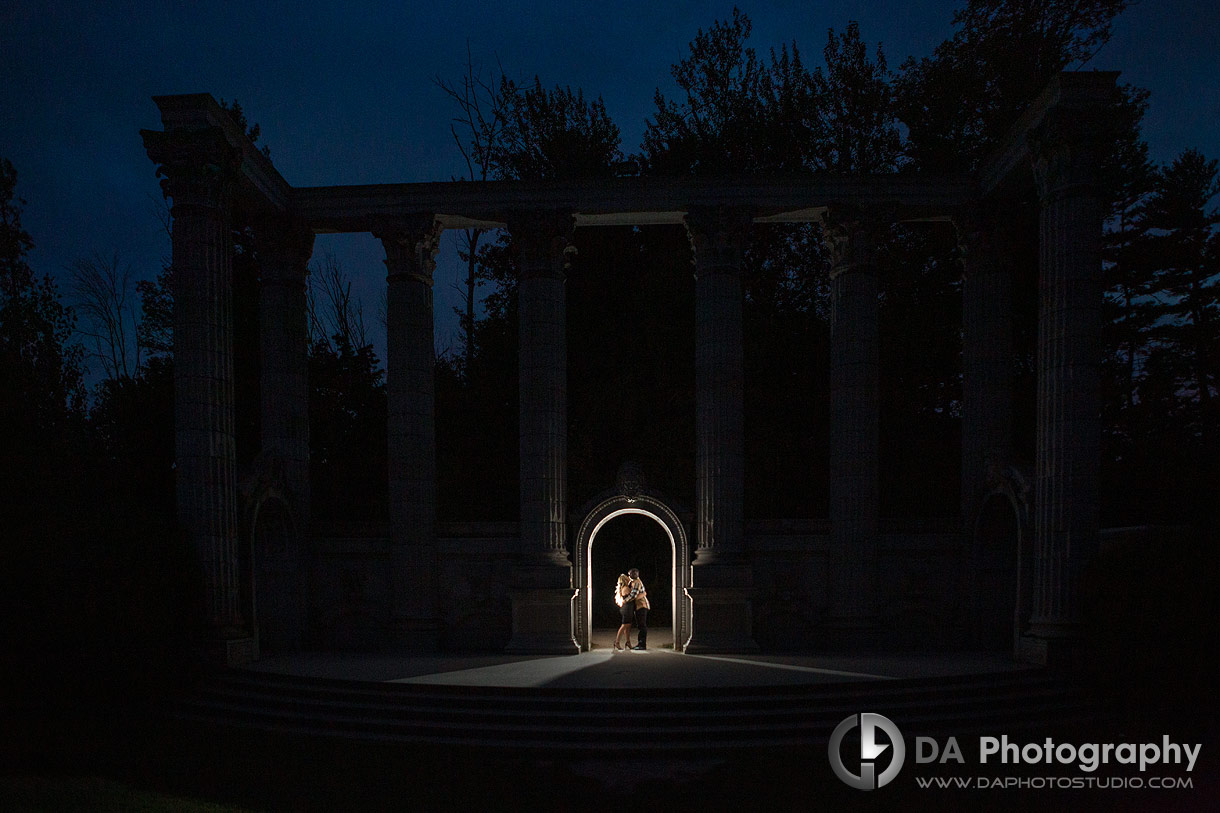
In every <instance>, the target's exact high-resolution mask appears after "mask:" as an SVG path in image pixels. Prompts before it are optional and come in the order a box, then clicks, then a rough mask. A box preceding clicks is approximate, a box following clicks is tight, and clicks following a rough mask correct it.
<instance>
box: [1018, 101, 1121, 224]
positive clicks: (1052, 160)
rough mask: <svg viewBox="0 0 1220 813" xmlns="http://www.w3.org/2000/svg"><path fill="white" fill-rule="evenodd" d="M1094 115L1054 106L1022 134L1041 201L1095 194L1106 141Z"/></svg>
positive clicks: (1103, 128)
mask: <svg viewBox="0 0 1220 813" xmlns="http://www.w3.org/2000/svg"><path fill="white" fill-rule="evenodd" d="M1098 118H1099V117H1098V114H1097V113H1096V112H1093V114H1092V115H1087V114H1086V111H1082V110H1074V109H1072V108H1056V109H1054V110H1051V111H1049V112H1048V113H1047V114H1046V117H1045V118H1044V119H1043V120H1042V122H1041V123H1040V124H1039V125H1038V126H1037V127H1036V128H1034V129H1033V130H1031V131H1030V132H1029V134H1028V135H1027V136H1026V145H1027V146H1028V148H1029V154H1030V158H1031V160H1032V161H1033V171H1034V181H1035V183H1036V184H1037V186H1038V197H1039V198H1040V199H1041V200H1042V202H1043V204H1045V203H1047V202H1048V201H1051V200H1056V199H1060V198H1065V197H1074V196H1082V195H1094V194H1096V193H1097V190H1096V185H1097V166H1098V163H1099V161H1100V160H1101V158H1102V156H1103V154H1104V150H1105V145H1106V141H1107V137H1106V128H1105V127H1104V126H1103V125H1102V122H1100V121H1099V120H1098Z"/></svg>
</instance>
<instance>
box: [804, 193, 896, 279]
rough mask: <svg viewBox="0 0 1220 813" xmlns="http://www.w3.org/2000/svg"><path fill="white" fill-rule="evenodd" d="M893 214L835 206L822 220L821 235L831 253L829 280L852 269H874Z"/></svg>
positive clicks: (883, 211)
mask: <svg viewBox="0 0 1220 813" xmlns="http://www.w3.org/2000/svg"><path fill="white" fill-rule="evenodd" d="M893 222H894V215H893V212H891V211H887V210H884V209H879V208H876V207H870V208H868V209H857V208H855V207H849V206H836V207H834V208H832V209H828V210H827V211H826V213H825V214H824V215H823V217H822V235H823V240H825V242H826V247H827V249H828V250H829V251H830V278H831V279H834V278H835V277H837V276H838V275H839V274H842V273H844V272H846V271H850V270H852V269H854V268H864V267H868V266H873V265H875V264H876V262H877V247H878V246H879V245H880V244H881V242H882V241H883V240H884V238H885V235H886V233H887V232H888V231H889V228H890V224H891V223H893Z"/></svg>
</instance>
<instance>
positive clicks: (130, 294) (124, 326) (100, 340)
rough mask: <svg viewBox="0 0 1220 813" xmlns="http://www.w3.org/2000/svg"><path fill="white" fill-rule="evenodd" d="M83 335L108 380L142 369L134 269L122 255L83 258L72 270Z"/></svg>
mask: <svg viewBox="0 0 1220 813" xmlns="http://www.w3.org/2000/svg"><path fill="white" fill-rule="evenodd" d="M68 271H69V272H70V274H71V279H72V294H73V297H74V299H75V309H76V311H77V313H79V314H80V315H81V316H83V317H84V322H85V329H84V330H83V331H82V333H83V335H84V336H85V337H86V339H88V340H89V341H90V342H91V343H92V345H93V353H92V354H91V357H92V358H95V359H97V360H98V361H99V362H100V363H101V365H102V373H103V375H104V376H105V377H106V378H108V379H116V378H130V377H131V376H132V375H133V374H134V373H135V372H136V371H137V370H139V368H140V354H141V351H142V349H143V347H142V345H141V344H140V342H139V315H138V313H137V310H136V304H135V302H134V298H135V293H136V291H135V290H133V283H132V278H131V273H132V272H131V266H130V265H126V264H124V263H123V262H122V260H121V259H120V258H119V254H118V252H115V253H113V254H112V255H111V256H109V257H106V256H104V255H102V254H100V253H95V254H92V255H90V256H88V257H81V258H78V259H76V260H74V261H73V262H72V264H71V265H69V266H68Z"/></svg>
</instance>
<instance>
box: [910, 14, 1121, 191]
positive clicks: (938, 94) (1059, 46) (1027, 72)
mask: <svg viewBox="0 0 1220 813" xmlns="http://www.w3.org/2000/svg"><path fill="white" fill-rule="evenodd" d="M1127 4H1128V3H1127V0H1016V1H1015V2H1014V1H1013V0H967V2H966V4H965V7H964V8H961V9H959V10H957V11H956V12H954V15H953V27H954V31H953V36H952V37H950V38H949V39H947V40H945V41H944V42H942V43H941V44H940V45H938V46H937V47H936V49H935V51H933V53H932V56H929V57H923V58H922V59H918V60H916V59H914V58H911V59H908V60H907V61H906V62H904V63H903V65H902V68H901V70H900V71H899V77H898V80H897V86H896V91H897V98H898V105H899V118H901V119H902V121H903V123H904V124H906V126H907V128H908V136H907V145H906V146H907V154H908V156H909V157H910V158H911V159H912V161H913V162H914V164H915V165H916V166H917V167H918V168H920V169H922V170H925V171H947V172H966V171H970V170H973V169H974V168H975V167H976V166H977V164H978V162H979V161H980V160H982V158H983V157H984V156H985V155H986V153H987V151H988V150H989V149H991V148H992V147H993V146H994V145H995V144H996V143H998V141H999V139H1000V138H1002V137H1003V136H1004V134H1005V133H1006V132H1007V131H1008V129H1009V128H1010V127H1011V126H1012V124H1013V123H1014V122H1015V121H1016V119H1017V117H1018V116H1020V114H1021V113H1022V111H1024V109H1025V108H1026V106H1027V105H1028V104H1029V103H1030V102H1031V101H1033V100H1034V98H1035V97H1036V96H1037V95H1038V94H1039V93H1040V92H1041V91H1042V89H1043V88H1045V87H1046V85H1047V83H1049V82H1050V80H1051V79H1052V78H1053V77H1054V76H1055V74H1057V73H1058V72H1059V71H1062V70H1065V69H1068V68H1072V67H1079V66H1081V65H1084V64H1085V63H1087V62H1088V61H1089V59H1090V58H1091V57H1092V56H1093V54H1095V53H1096V52H1097V50H1098V49H1099V48H1100V47H1101V46H1102V45H1104V44H1105V43H1106V42H1107V41H1108V40H1109V38H1110V31H1111V26H1112V24H1113V21H1114V18H1115V17H1117V16H1118V14H1119V13H1121V12H1122V10H1123V9H1124V8H1126V6H1127Z"/></svg>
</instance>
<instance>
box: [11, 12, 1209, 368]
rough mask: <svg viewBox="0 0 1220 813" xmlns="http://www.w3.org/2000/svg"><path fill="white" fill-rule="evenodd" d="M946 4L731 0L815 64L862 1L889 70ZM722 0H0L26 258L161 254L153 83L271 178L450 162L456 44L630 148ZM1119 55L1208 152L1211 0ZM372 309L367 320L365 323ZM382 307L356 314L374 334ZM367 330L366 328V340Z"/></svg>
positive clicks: (926, 44)
mask: <svg viewBox="0 0 1220 813" xmlns="http://www.w3.org/2000/svg"><path fill="white" fill-rule="evenodd" d="M957 5H958V3H955V2H951V1H950V0H923V1H922V2H902V3H897V2H894V3H877V2H863V1H860V2H820V3H819V2H777V3H753V4H749V3H747V4H744V5H743V6H742V10H743V11H745V12H746V13H747V14H748V15H749V16H750V17H751V19H752V20H753V22H754V34H753V37H752V40H751V43H752V45H753V46H754V47H755V48H756V49H758V50H759V51H762V52H765V51H766V50H767V49H768V48H770V47H771V46H778V45H779V44H781V43H784V42H790V41H792V40H794V39H795V40H796V41H797V43H798V45H799V46H800V47H801V49H802V51H803V53H804V54H805V57H806V61H807V63H809V64H810V65H814V64H820V62H821V49H822V47H823V45H824V43H825V40H826V30H827V28H828V27H834V28H836V29H842V28H844V27H845V26H846V24H847V23H848V21H849V20H853V19H854V20H859V21H860V25H861V32H862V34H863V35H864V37H865V39H867V40H868V41H870V42H872V43H875V42H877V41H880V42H881V43H882V44H883V46H884V49H885V53H886V56H887V58H888V61H889V65H890V67H891V69H896V68H897V67H898V66H899V65H900V64H901V63H902V61H903V60H904V59H905V58H906V57H907V56H923V55H926V54H928V53H929V52H930V51H931V50H932V48H933V47H935V45H936V44H937V43H939V42H940V41H941V40H943V39H945V38H947V37H948V36H949V35H950V33H951V15H952V11H953V9H954V7H955V6H957ZM731 8H732V4H731V3H686V2H656V0H652V2H646V3H640V2H629V3H604V2H585V1H584V0H573V1H570V2H565V3H553V2H532V3H507V2H505V3H496V4H478V3H454V2H449V3H443V2H435V3H384V4H369V3H313V2H293V3H236V2H230V3H221V2H198V3H185V2H168V1H167V2H157V3H148V2H144V3H122V2H113V3H94V2H76V3H73V2H46V3H31V2H20V0H19V1H18V2H16V3H5V4H3V6H0V77H2V81H0V111H2V114H3V118H2V121H0V155H3V156H4V157H7V158H9V159H10V160H11V161H12V162H13V164H14V166H15V167H16V169H17V172H18V195H19V196H21V197H23V198H25V199H26V201H27V205H26V207H25V211H24V218H23V222H24V225H25V228H26V230H27V231H29V232H30V233H31V234H32V236H33V238H34V241H35V244H36V247H35V250H34V252H33V253H32V255H31V264H32V265H33V266H34V268H35V270H36V271H40V272H47V273H51V274H56V275H58V274H59V273H60V272H61V270H62V268H63V266H64V265H65V264H67V263H68V262H70V261H71V260H73V259H74V258H77V257H81V256H85V255H88V254H90V253H92V252H98V251H100V252H102V253H104V254H110V253H111V252H114V251H116V250H117V251H119V252H120V253H121V255H122V257H123V258H124V259H125V260H127V261H129V262H130V263H132V265H133V267H134V268H135V269H136V271H137V273H138V274H139V275H140V276H151V275H153V274H155V273H156V271H157V270H158V267H159V263H160V258H161V257H162V256H164V255H167V254H168V240H167V237H166V235H165V233H164V231H163V230H162V227H161V224H160V222H159V220H158V216H157V207H158V204H157V201H158V200H159V198H160V190H159V188H158V185H157V179H156V178H155V176H154V168H153V165H152V163H151V162H150V161H149V160H148V158H147V157H146V155H145V154H144V151H143V148H142V145H141V142H140V137H139V135H138V130H139V129H140V128H159V127H160V121H159V118H158V114H157V109H156V107H155V106H154V104H153V103H152V101H151V99H150V97H151V96H153V95H155V94H169V93H189V92H200V91H205V92H209V93H211V94H213V95H214V96H216V97H218V98H221V97H223V98H225V99H229V100H231V99H234V98H236V99H238V100H240V101H241V103H242V105H243V107H244V108H245V109H246V111H247V113H248V115H249V116H250V118H251V120H252V121H257V122H258V123H259V124H260V125H261V127H262V133H263V141H264V142H265V143H266V144H267V145H269V146H270V148H271V151H272V158H273V160H274V161H275V164H276V166H277V167H278V168H279V170H280V171H281V172H282V173H283V175H284V177H285V178H286V179H287V180H288V182H289V183H292V184H294V185H319V184H339V183H375V182H392V181H425V180H447V179H449V178H450V177H452V176H454V175H455V174H457V173H459V172H460V171H461V165H460V163H459V162H460V156H459V155H458V153H457V151H456V149H455V148H454V147H453V145H452V142H451V138H450V135H449V131H448V119H449V117H450V116H451V115H452V113H453V109H452V107H451V106H450V104H449V102H448V100H447V99H446V98H445V97H444V95H443V94H442V93H441V92H440V91H439V90H438V89H437V88H436V87H435V86H434V85H433V83H432V79H433V78H434V77H437V76H441V77H445V78H451V79H456V78H458V77H459V76H460V75H461V73H462V71H463V67H464V60H465V53H466V44H467V42H469V46H470V50H471V53H472V55H473V58H474V60H475V62H476V64H478V63H483V64H484V65H486V66H487V67H488V68H492V67H495V66H496V64H497V63H498V64H499V65H500V66H502V67H503V69H504V71H505V72H506V73H507V74H509V75H510V76H514V77H518V78H523V79H524V78H530V77H532V76H533V75H534V74H538V75H539V76H540V78H541V79H542V81H543V83H544V84H546V85H548V86H551V85H556V84H565V85H566V84H570V85H572V86H574V87H580V88H582V89H583V90H584V91H585V93H586V95H592V96H596V95H599V94H600V95H601V96H602V97H603V98H604V99H605V102H606V106H607V109H608V111H609V113H610V114H611V116H612V117H613V118H614V119H615V121H616V122H617V123H618V125H619V126H620V128H621V129H622V134H623V150H624V152H632V151H634V150H635V149H636V148H637V146H638V142H639V139H640V136H641V134H642V133H643V122H644V119H645V118H646V117H647V116H649V115H650V114H651V113H652V110H653V104H652V96H653V92H654V90H655V89H656V88H657V87H660V88H661V89H662V90H664V91H668V90H670V89H671V87H672V85H671V81H670V77H669V66H670V65H671V64H672V63H674V62H675V61H677V60H678V59H679V58H680V57H681V56H682V55H683V54H684V52H685V50H686V46H687V44H688V43H689V42H690V40H691V39H692V37H693V36H694V34H695V32H696V31H697V30H698V29H699V28H700V27H704V28H706V27H707V26H708V25H710V24H711V23H712V22H713V21H714V20H715V19H717V18H725V17H727V16H729V15H730V13H731ZM1086 67H1087V68H1097V69H1106V70H1113V69H1117V70H1120V71H1122V77H1121V79H1120V81H1123V82H1130V83H1133V84H1135V85H1138V86H1142V87H1146V88H1149V89H1150V90H1151V91H1152V98H1151V106H1150V109H1149V111H1148V115H1147V117H1146V119H1145V136H1146V138H1147V140H1148V142H1149V145H1150V147H1151V153H1152V157H1153V159H1154V160H1157V161H1168V160H1170V159H1171V158H1173V156H1175V155H1176V154H1177V153H1179V152H1180V151H1181V150H1182V149H1184V148H1187V147H1195V148H1197V149H1200V150H1202V151H1203V152H1204V153H1205V154H1206V155H1208V156H1209V157H1220V6H1218V5H1217V4H1216V2H1215V0H1170V1H1168V2H1153V1H1152V0H1144V2H1142V3H1139V4H1137V5H1135V6H1133V7H1132V8H1130V9H1128V10H1127V11H1126V12H1125V13H1124V14H1123V16H1121V17H1120V18H1119V20H1118V22H1117V24H1116V28H1115V35H1114V38H1113V39H1112V41H1111V42H1110V43H1109V44H1108V45H1107V46H1106V47H1105V48H1103V49H1102V50H1101V52H1100V53H1099V54H1098V55H1097V56H1096V57H1095V58H1094V59H1093V60H1092V62H1091V63H1090V64H1089V65H1087V66H1086ZM327 251H331V252H334V253H335V254H336V255H337V256H339V258H340V259H341V261H342V262H343V263H344V265H345V266H346V267H347V269H348V270H349V271H350V272H352V273H353V274H354V275H356V276H357V277H358V278H359V279H360V284H359V288H360V290H361V293H362V295H363V299H364V302H365V307H366V312H367V313H369V314H372V313H375V311H376V307H377V297H378V293H379V291H380V289H381V287H382V285H383V280H384V269H383V267H382V265H381V263H380V260H381V258H382V254H381V250H380V247H379V246H378V245H377V243H376V242H375V241H374V240H373V238H372V237H370V236H367V235H353V236H346V237H340V236H325V237H320V238H319V239H318V243H317V247H316V251H315V257H320V256H321V255H322V254H323V253H325V252H327ZM456 263H457V260H456V254H455V251H454V249H453V244H452V239H450V240H448V241H446V246H445V248H444V249H443V250H442V253H441V256H440V258H439V264H438V269H437V284H436V294H437V300H438V301H437V314H438V326H437V339H438V344H439V345H440V346H442V347H443V346H445V345H446V344H449V343H450V342H451V341H452V340H451V338H450V337H451V335H452V334H453V332H454V323H453V320H452V319H447V318H439V317H441V316H442V314H446V315H447V314H448V312H449V305H451V304H453V300H454V299H455V297H454V295H453V293H452V290H451V288H452V282H453V281H455V280H456V278H457V271H456ZM374 321H375V320H370V322H371V323H372V322H374ZM380 332H381V331H380V327H379V326H378V327H376V328H375V333H377V334H379V333H380ZM380 344H381V342H380V341H378V345H379V347H380Z"/></svg>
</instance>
